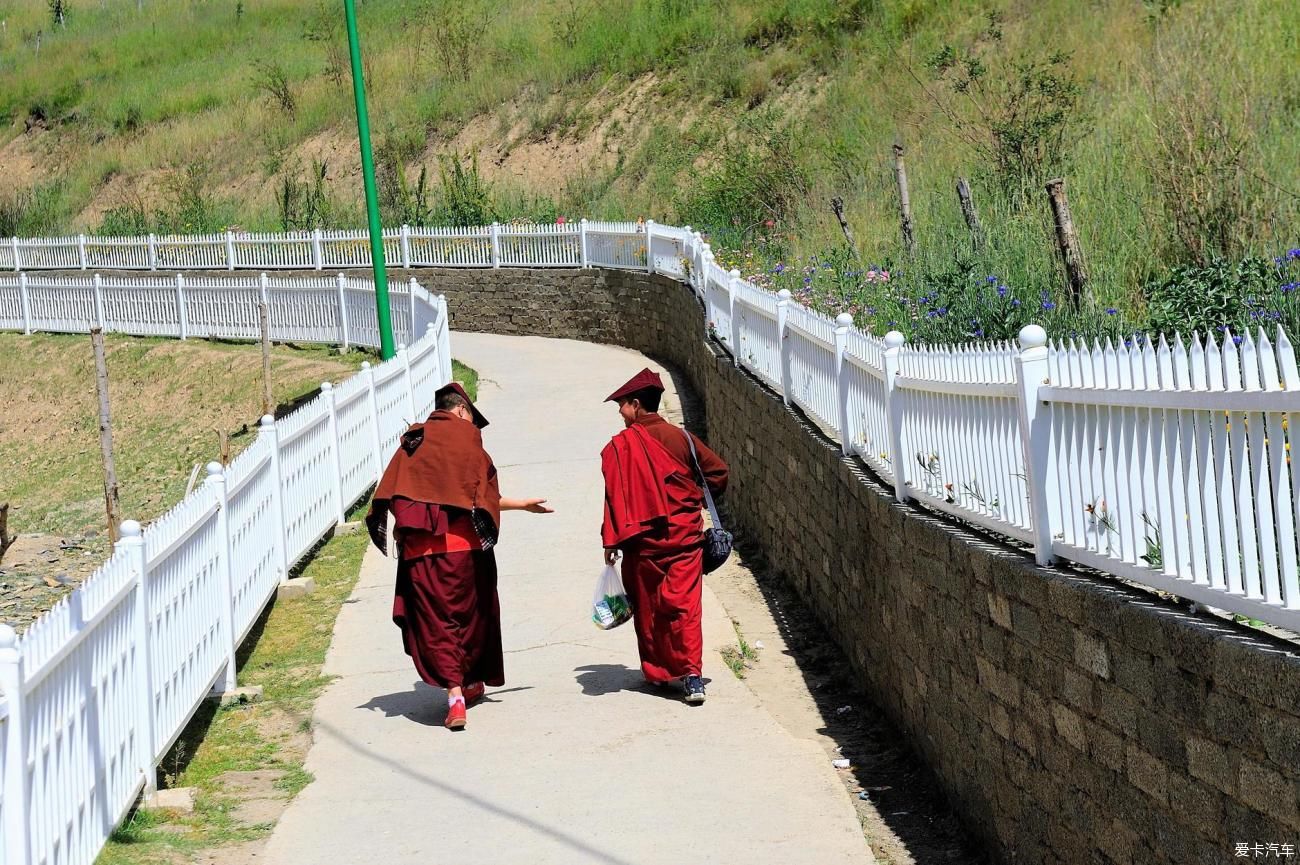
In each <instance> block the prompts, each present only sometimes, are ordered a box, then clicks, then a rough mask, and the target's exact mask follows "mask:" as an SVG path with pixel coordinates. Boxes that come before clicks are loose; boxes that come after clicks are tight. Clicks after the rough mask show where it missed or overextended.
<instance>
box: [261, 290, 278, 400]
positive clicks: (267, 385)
mask: <svg viewBox="0 0 1300 865" xmlns="http://www.w3.org/2000/svg"><path fill="white" fill-rule="evenodd" d="M257 317H258V320H259V322H260V324H261V326H262V414H263V415H268V414H269V415H272V416H274V415H275V394H274V389H273V388H272V385H271V307H270V306H269V305H267V303H266V302H265V301H263V302H262V303H259V304H258V305H257Z"/></svg>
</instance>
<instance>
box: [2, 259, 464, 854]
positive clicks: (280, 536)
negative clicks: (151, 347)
mask: <svg viewBox="0 0 1300 865" xmlns="http://www.w3.org/2000/svg"><path fill="white" fill-rule="evenodd" d="M21 279H22V281H23V284H24V286H25V292H24V293H22V295H21V299H22V304H23V309H22V311H21V313H20V314H19V315H17V316H15V315H14V312H15V307H14V305H13V299H14V298H15V297H17V296H18V293H17V288H18V278H13V279H9V280H8V281H7V282H2V283H0V328H15V327H23V326H25V329H29V330H30V329H34V328H35V329H42V330H62V331H84V330H87V329H88V328H89V327H90V326H92V325H99V326H104V327H106V328H107V329H110V330H115V331H120V332H123V333H134V334H148V335H159V334H163V335H170V336H178V337H184V336H199V335H203V336H219V337H230V338H245V337H249V336H252V335H255V334H256V333H257V311H258V303H259V301H261V300H262V299H266V300H267V301H268V302H269V304H270V309H271V322H272V329H273V333H274V336H275V338H276V339H286V340H305V341H317V342H337V343H341V344H354V345H369V346H377V345H378V343H379V339H378V331H377V329H376V327H375V324H374V317H375V312H374V289H373V285H371V284H370V283H368V282H365V281H362V280H356V279H347V278H344V277H339V278H338V279H336V280H334V279H326V280H302V279H298V280H291V279H283V280H268V279H266V278H265V277H262V278H256V277H255V278H252V279H230V278H227V279H224V280H219V281H218V280H211V279H194V278H186V279H180V278H177V279H174V280H158V279H149V278H144V279H141V278H132V279H129V280H123V279H120V278H103V279H98V278H94V279H90V278H88V279H82V280H70V279H64V278H56V279H50V280H38V279H36V278H32V279H27V278H26V277H25V275H24V276H23V277H21ZM394 289H395V297H394V304H393V306H394V312H395V315H394V319H395V321H396V331H397V338H398V339H401V340H410V339H411V337H412V336H413V335H419V338H418V339H414V340H411V344H410V345H409V347H403V348H402V349H401V350H399V351H398V353H397V356H396V357H395V358H394V359H392V360H389V361H387V362H385V363H381V364H379V365H378V366H375V367H371V366H370V364H369V363H365V364H362V370H361V372H360V373H358V374H356V375H354V376H352V377H351V378H349V379H348V380H347V381H345V382H343V383H342V384H340V385H339V386H338V387H336V388H335V387H331V386H330V384H329V383H325V384H323V385H322V386H321V393H320V395H319V396H317V397H316V398H315V399H313V400H312V401H311V402H309V403H307V404H306V405H304V406H302V407H300V408H299V409H297V410H296V411H294V412H293V413H291V414H289V415H287V416H286V417H284V418H281V419H280V420H279V421H276V420H274V419H273V418H271V417H270V416H267V417H265V418H263V419H262V424H261V427H260V429H259V434H258V437H257V440H256V441H255V442H254V443H253V444H252V445H251V446H250V447H249V448H248V449H247V450H245V451H244V452H243V453H241V454H240V455H239V456H238V457H237V458H236V459H235V460H233V461H232V462H231V463H230V465H229V466H227V467H225V468H224V469H223V468H222V466H221V465H220V464H219V463H211V464H209V466H208V477H207V482H206V483H205V484H203V485H202V486H200V487H199V488H198V489H197V490H196V491H195V492H193V493H192V494H190V495H189V496H187V497H186V498H185V499H184V500H183V501H181V503H180V504H178V505H177V506H176V507H174V508H172V509H171V510H170V511H169V512H168V513H167V514H166V515H165V516H163V517H161V518H159V519H158V520H156V521H155V522H153V523H152V524H150V525H149V526H148V527H146V528H144V529H141V527H140V525H139V523H137V522H134V521H127V522H126V523H124V524H123V526H122V538H121V540H120V541H119V542H118V543H117V544H116V546H115V548H114V552H113V555H112V557H111V558H109V560H108V561H107V562H106V563H105V564H104V565H103V566H102V567H101V568H99V570H97V571H96V572H95V573H94V574H93V575H92V576H91V577H90V578H89V579H88V580H87V581H86V582H85V583H84V584H83V585H82V586H81V587H80V588H78V589H77V590H75V591H74V592H72V593H71V594H70V595H68V596H67V597H66V598H64V599H63V600H62V601H60V603H59V604H58V605H57V606H56V607H55V608H54V609H52V610H50V611H49V612H48V613H46V614H45V615H44V616H42V617H41V618H40V619H38V620H37V621H36V622H35V623H34V624H33V625H32V626H31V628H30V629H28V630H27V631H26V632H25V633H24V634H22V635H21V636H17V635H16V634H15V633H14V631H13V629H12V628H10V627H8V626H5V625H0V689H3V692H4V697H5V702H4V704H3V705H2V706H0V737H2V739H0V743H2V747H0V778H2V779H3V784H2V786H0V851H3V854H4V858H3V862H4V863H6V865H34V863H49V865H89V863H91V862H93V861H94V859H95V857H96V855H98V853H99V850H100V849H101V848H102V847H103V845H104V842H105V840H106V839H107V838H108V836H109V834H110V833H111V832H112V831H113V829H114V827H115V826H116V825H117V823H118V821H119V820H121V819H122V817H123V815H124V814H125V813H126V812H127V811H128V810H129V809H130V808H131V806H132V805H133V804H134V803H135V801H136V798H137V796H138V795H139V794H140V792H141V791H142V790H148V789H150V788H151V787H152V786H153V784H154V781H155V778H156V769H157V766H158V761H159V760H160V759H162V757H163V756H164V755H165V754H166V752H167V751H168V750H169V749H170V748H171V746H172V745H173V744H174V742H175V741H176V738H177V736H179V735H180V733H181V731H182V730H183V729H184V727H185V725H186V723H187V722H188V721H189V719H190V718H191V717H192V716H193V714H194V712H195V711H196V710H197V709H198V707H199V706H200V705H201V703H202V701H203V700H204V698H205V697H207V696H208V695H209V694H210V693H211V692H213V691H214V690H216V691H223V690H227V689H230V688H233V687H234V686H235V650H236V647H237V646H238V645H239V644H240V643H241V642H242V641H243V639H244V638H245V637H246V636H247V634H248V632H249V630H250V629H251V628H252V626H253V624H254V623H255V621H256V620H257V618H258V616H259V615H260V613H261V611H262V610H263V609H264V608H265V606H266V604H267V602H268V601H269V600H270V598H271V597H272V595H273V594H274V593H275V591H276V587H277V586H278V585H279V584H280V582H281V581H282V580H284V579H285V578H286V575H287V574H288V573H289V570H290V568H291V567H292V566H293V565H294V564H295V563H297V562H298V561H300V560H301V559H302V558H303V556H304V555H306V553H307V552H308V551H309V550H311V549H312V547H313V546H315V545H316V543H317V542H318V541H319V540H320V539H321V538H322V537H323V536H324V535H325V534H326V533H328V532H329V531H330V529H332V528H333V527H334V526H335V525H337V524H339V523H340V522H342V521H343V519H344V515H345V513H346V511H347V509H348V507H349V506H351V505H352V504H353V503H354V502H356V501H357V500H358V499H360V498H361V497H362V496H363V495H364V494H365V493H366V490H367V489H368V488H369V487H370V486H371V485H372V484H374V483H375V481H376V480H377V479H378V477H379V474H380V472H381V471H382V469H383V466H384V463H385V461H386V458H387V456H388V455H389V454H391V453H392V452H393V451H394V450H395V448H396V446H397V439H398V436H400V434H401V432H402V431H403V430H404V429H405V428H406V425H407V424H408V423H409V422H411V421H414V420H415V419H417V418H423V417H425V416H426V415H427V414H428V413H429V411H430V410H431V409H432V402H433V395H434V391H435V390H436V389H437V388H438V387H439V386H441V385H442V384H444V383H445V382H446V381H448V380H449V379H450V377H451V355H450V347H449V336H448V316H447V305H446V301H445V299H444V298H442V297H435V296H431V295H430V294H428V293H427V292H425V291H424V289H423V288H421V287H420V286H418V285H417V284H415V283H414V282H411V283H409V284H407V285H405V286H402V287H400V288H399V287H397V286H395V287H394ZM398 296H400V297H401V303H398V302H397V297H398ZM5 298H8V300H7V301H6V300H5ZM6 302H7V303H8V305H7V306H4V304H6ZM398 309H401V310H404V313H403V315H401V316H399V315H397V314H396V312H397V310H398Z"/></svg>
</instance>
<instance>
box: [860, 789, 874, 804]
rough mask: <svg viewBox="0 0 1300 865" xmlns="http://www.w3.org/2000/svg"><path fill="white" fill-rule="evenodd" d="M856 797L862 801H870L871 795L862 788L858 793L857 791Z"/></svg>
mask: <svg viewBox="0 0 1300 865" xmlns="http://www.w3.org/2000/svg"><path fill="white" fill-rule="evenodd" d="M858 798H859V799H861V800H862V801H863V802H870V801H871V797H870V796H868V795H867V791H866V790H863V791H861V792H860V793H858Z"/></svg>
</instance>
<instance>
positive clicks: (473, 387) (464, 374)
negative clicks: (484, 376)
mask: <svg viewBox="0 0 1300 865" xmlns="http://www.w3.org/2000/svg"><path fill="white" fill-rule="evenodd" d="M451 370H452V373H451V377H452V378H453V379H455V380H456V381H458V382H460V383H461V385H462V386H464V388H465V393H467V394H469V398H470V400H471V401H473V400H477V399H478V370H476V369H471V368H470V367H467V366H465V364H463V363H461V362H460V361H458V360H453V361H452V362H451Z"/></svg>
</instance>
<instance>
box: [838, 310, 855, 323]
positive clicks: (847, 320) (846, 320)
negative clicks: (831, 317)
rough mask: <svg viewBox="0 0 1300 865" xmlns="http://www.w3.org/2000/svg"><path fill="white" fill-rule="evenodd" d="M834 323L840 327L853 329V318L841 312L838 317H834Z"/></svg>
mask: <svg viewBox="0 0 1300 865" xmlns="http://www.w3.org/2000/svg"><path fill="white" fill-rule="evenodd" d="M835 323H836V324H837V325H839V326H840V327H853V316H851V315H849V314H848V313H847V312H841V313H840V314H839V315H837V316H835Z"/></svg>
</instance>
